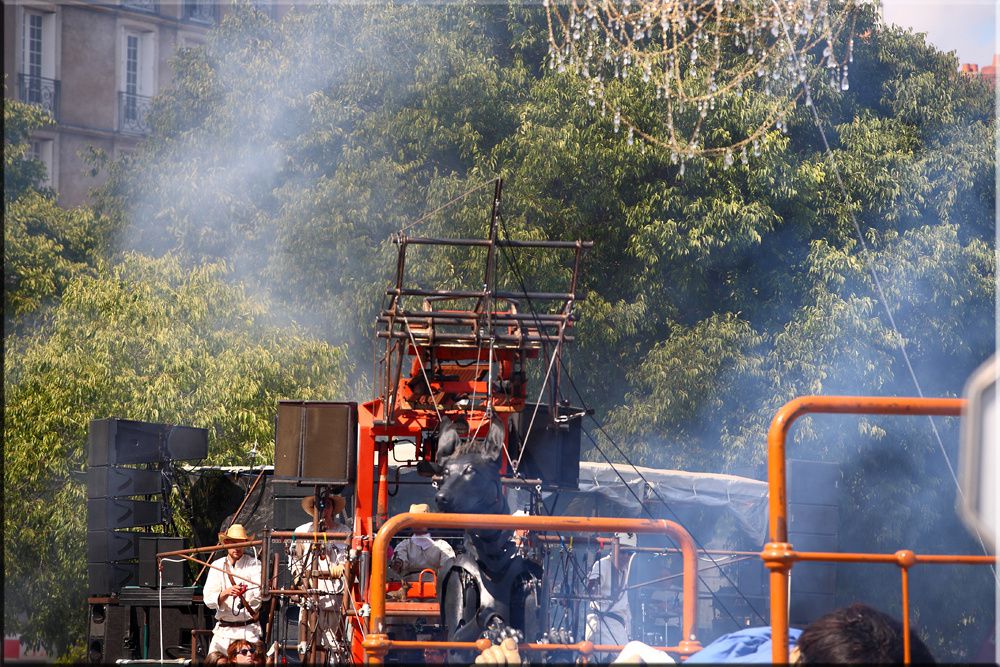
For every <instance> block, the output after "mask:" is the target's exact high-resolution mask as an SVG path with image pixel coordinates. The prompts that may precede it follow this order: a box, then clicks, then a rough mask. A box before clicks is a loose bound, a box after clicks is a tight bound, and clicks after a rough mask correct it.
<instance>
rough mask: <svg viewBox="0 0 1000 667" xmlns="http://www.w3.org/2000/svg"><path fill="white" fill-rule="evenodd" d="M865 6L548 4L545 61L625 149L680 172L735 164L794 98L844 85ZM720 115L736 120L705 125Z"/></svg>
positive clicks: (797, 0)
mask: <svg viewBox="0 0 1000 667" xmlns="http://www.w3.org/2000/svg"><path fill="white" fill-rule="evenodd" d="M867 2H868V0H842V1H840V2H831V1H830V0H687V1H685V0H571V1H570V2H555V1H554V0H544V3H543V4H544V6H545V9H546V13H547V19H548V33H549V62H548V64H549V67H550V68H551V69H553V70H556V71H558V72H560V73H569V74H572V75H576V76H578V77H580V78H581V80H582V82H583V86H584V87H585V88H586V93H585V95H583V96H582V97H583V100H581V104H586V105H587V106H589V107H594V108H597V109H598V110H599V111H600V113H601V114H602V115H604V116H610V117H611V119H612V120H611V122H612V127H613V130H614V132H616V133H618V132H624V133H625V134H626V136H627V141H628V143H629V144H631V143H633V142H634V141H635V140H636V139H637V138H638V139H641V140H643V141H646V142H648V143H650V144H653V145H656V146H660V147H662V148H664V149H666V150H669V151H670V155H671V161H672V162H674V163H675V164H676V163H678V162H680V163H681V167H682V168H683V164H684V162H685V161H687V160H690V159H692V158H696V157H699V158H705V157H711V158H717V159H721V160H722V161H723V164H724V165H725V166H727V167H728V166H730V165H732V163H733V161H734V160H736V159H740V160H742V161H743V162H746V161H747V159H748V155H752V154H754V153H757V152H759V151H760V146H761V142H762V140H763V137H764V136H765V135H766V134H767V133H769V132H773V131H774V130H778V131H783V130H784V129H785V118H786V116H787V114H788V113H789V112H790V111H791V109H792V107H793V106H794V105H795V104H796V103H797V101H799V100H800V99H803V100H804V101H805V103H806V104H811V103H812V98H811V96H810V95H808V94H806V93H805V91H806V90H807V87H806V86H803V85H802V84H803V83H804V82H806V81H807V80H808V81H810V82H811V83H818V81H817V80H821V81H822V82H824V83H825V84H827V85H829V86H831V87H832V88H834V89H836V90H847V89H848V87H849V79H848V75H849V71H848V69H849V66H850V63H851V62H852V50H853V31H854V20H855V16H856V10H857V8H858V6H859V5H861V4H866V3H867ZM637 90H638V91H639V92H638V94H636V91H637ZM748 91H754V92H756V93H760V92H762V93H763V95H760V94H753V95H749V94H747V93H748ZM723 109H727V110H729V111H731V112H735V113H728V114H726V117H727V118H728V121H722V122H718V123H717V122H714V121H715V119H710V117H712V116H713V115H719V114H718V112H719V111H721V110H723ZM734 119H735V120H734Z"/></svg>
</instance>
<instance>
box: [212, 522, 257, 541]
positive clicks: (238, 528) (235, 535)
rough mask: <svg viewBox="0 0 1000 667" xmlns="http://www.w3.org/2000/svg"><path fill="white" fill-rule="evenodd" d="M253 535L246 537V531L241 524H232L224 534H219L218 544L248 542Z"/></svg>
mask: <svg viewBox="0 0 1000 667" xmlns="http://www.w3.org/2000/svg"><path fill="white" fill-rule="evenodd" d="M251 540H253V535H247V529H246V528H244V527H243V524H242V523H234V524H233V525H231V526H230V527H229V529H228V530H226V532H224V533H219V541H220V542H250V541H251Z"/></svg>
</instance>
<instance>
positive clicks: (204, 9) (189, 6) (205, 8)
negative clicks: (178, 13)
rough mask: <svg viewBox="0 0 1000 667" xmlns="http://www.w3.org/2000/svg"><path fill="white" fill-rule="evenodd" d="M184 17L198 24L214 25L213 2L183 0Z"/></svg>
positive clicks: (210, 0)
mask: <svg viewBox="0 0 1000 667" xmlns="http://www.w3.org/2000/svg"><path fill="white" fill-rule="evenodd" d="M184 16H185V17H187V18H189V19H191V20H192V21H198V22H200V23H215V1H214V0H184Z"/></svg>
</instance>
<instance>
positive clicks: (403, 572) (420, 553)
mask: <svg viewBox="0 0 1000 667" xmlns="http://www.w3.org/2000/svg"><path fill="white" fill-rule="evenodd" d="M428 511H430V508H429V507H428V506H427V505H426V504H420V505H410V512H411V513H416V514H421V513H424V512H428ZM454 560H455V550H454V549H453V548H452V547H451V545H450V544H448V543H447V542H446V541H444V540H435V539H432V538H431V535H430V533H429V532H427V530H426V529H416V530H414V533H413V535H411V536H410V537H408V538H406V539H405V540H402V541H401V542H400V543H399V544H398V545H396V548H395V549H394V550H393V552H392V560H391V561H389V567H391V568H392V569H393V570H394V571H395V572H396V574H398V575H399V576H401V577H402V578H403V579H404V580H415V579H416V578H417V577H418V576H419V574H420V573H421V572H423V571H424V570H427V569H430V570H433V571H434V574H435V575H436V576H437V577H438V580H439V581H440V579H441V577H442V576H443V575H444V573H445V572H447V571H448V569H449V568H451V564H452V562H453V561H454Z"/></svg>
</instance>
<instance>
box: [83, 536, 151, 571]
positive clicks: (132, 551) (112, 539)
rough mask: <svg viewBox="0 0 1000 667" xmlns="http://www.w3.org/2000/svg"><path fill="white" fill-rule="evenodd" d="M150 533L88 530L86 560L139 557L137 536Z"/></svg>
mask: <svg viewBox="0 0 1000 667" xmlns="http://www.w3.org/2000/svg"><path fill="white" fill-rule="evenodd" d="M151 536H153V534H152V533H135V532H126V531H122V530H88V531H87V561H88V562H91V563H105V562H106V563H116V562H120V561H126V560H135V559H136V558H138V557H139V538H140V537H151Z"/></svg>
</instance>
